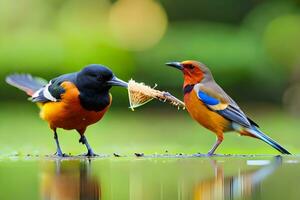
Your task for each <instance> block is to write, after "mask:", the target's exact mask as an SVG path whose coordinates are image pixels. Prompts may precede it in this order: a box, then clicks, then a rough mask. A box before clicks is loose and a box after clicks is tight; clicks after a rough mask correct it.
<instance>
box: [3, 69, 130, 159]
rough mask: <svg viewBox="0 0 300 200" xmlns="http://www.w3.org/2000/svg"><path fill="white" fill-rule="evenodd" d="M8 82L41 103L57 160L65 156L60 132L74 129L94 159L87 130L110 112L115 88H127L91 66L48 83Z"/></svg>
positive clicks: (15, 78)
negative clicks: (54, 145)
mask: <svg viewBox="0 0 300 200" xmlns="http://www.w3.org/2000/svg"><path fill="white" fill-rule="evenodd" d="M6 82H7V83H8V84H10V85H12V86H15V87H17V88H19V89H21V90H23V91H25V92H26V93H27V94H28V95H29V96H31V98H30V100H31V101H32V102H35V103H38V105H39V107H40V109H41V110H40V117H41V118H42V119H44V120H46V121H47V122H48V123H49V126H50V128H51V129H52V130H53V132H54V139H55V142H56V147H57V151H56V154H57V155H58V156H64V155H65V154H63V152H62V150H61V148H60V144H59V141H58V136H57V131H56V129H57V128H63V129H66V130H71V129H75V130H77V132H78V133H79V134H80V139H79V142H80V143H82V144H84V145H85V146H86V148H87V150H88V152H87V154H86V155H87V156H95V155H96V154H95V153H94V152H93V150H92V148H91V146H90V145H89V143H88V141H87V139H86V137H85V135H84V133H85V130H86V128H87V127H88V126H89V125H91V124H94V123H96V122H98V121H99V120H100V119H101V118H102V117H103V115H104V114H105V112H106V111H107V110H108V109H109V107H110V105H111V102H112V96H111V94H110V93H109V90H110V88H111V87H112V86H121V87H127V83H126V82H124V81H122V80H120V79H118V78H117V77H116V76H115V75H114V74H113V72H112V71H111V70H110V69H108V68H107V67H105V66H102V65H98V64H91V65H88V66H86V67H84V68H83V69H82V70H81V71H79V72H74V73H70V74H64V75H61V76H59V77H57V78H54V79H52V80H51V81H50V82H49V83H47V81H45V80H43V79H41V78H39V77H32V76H31V75H30V74H13V75H10V76H7V77H6Z"/></svg>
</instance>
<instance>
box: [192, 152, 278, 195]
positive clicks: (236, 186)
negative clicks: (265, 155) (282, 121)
mask: <svg viewBox="0 0 300 200" xmlns="http://www.w3.org/2000/svg"><path fill="white" fill-rule="evenodd" d="M281 163H282V158H281V157H280V156H276V157H275V158H274V160H273V161H271V162H270V163H268V161H265V160H253V161H248V162H247V164H248V165H263V166H261V167H260V168H259V169H256V170H247V171H244V172H243V171H241V172H239V174H238V175H237V176H227V177H224V168H223V166H222V165H218V163H217V161H216V160H212V166H213V169H214V172H215V176H214V178H213V179H209V180H204V181H202V182H201V183H200V184H198V185H197V186H196V188H195V191H194V199H195V200H200V199H205V200H219V199H257V198H259V196H260V188H261V187H260V185H261V182H262V181H263V180H265V179H266V178H267V177H268V176H270V175H271V174H273V172H274V171H275V170H276V169H277V168H278V167H280V166H281Z"/></svg>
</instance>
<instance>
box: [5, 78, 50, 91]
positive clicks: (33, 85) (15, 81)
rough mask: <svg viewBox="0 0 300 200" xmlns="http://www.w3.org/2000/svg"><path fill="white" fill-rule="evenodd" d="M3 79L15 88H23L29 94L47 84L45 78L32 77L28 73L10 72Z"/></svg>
mask: <svg viewBox="0 0 300 200" xmlns="http://www.w3.org/2000/svg"><path fill="white" fill-rule="evenodd" d="M5 81H6V82H7V83H8V84H10V85H12V86H14V87H16V88H19V89H20V90H23V91H24V92H26V93H27V94H28V95H29V96H32V95H33V94H34V93H35V92H36V91H37V90H39V89H41V88H42V87H43V86H45V85H46V84H47V81H46V80H44V79H42V78H38V77H32V76H31V75H30V74H12V75H9V76H7V77H6V79H5Z"/></svg>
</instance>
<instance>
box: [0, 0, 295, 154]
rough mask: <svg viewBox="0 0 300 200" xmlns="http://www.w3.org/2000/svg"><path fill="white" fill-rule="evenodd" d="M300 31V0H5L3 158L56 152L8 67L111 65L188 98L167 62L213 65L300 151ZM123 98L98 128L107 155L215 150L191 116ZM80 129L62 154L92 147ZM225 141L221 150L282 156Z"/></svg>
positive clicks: (93, 135)
mask: <svg viewBox="0 0 300 200" xmlns="http://www.w3.org/2000/svg"><path fill="white" fill-rule="evenodd" d="M299 37H300V2H299V1H297V0H286V1H281V0H278V1H276V0H226V1H225V0H222V1H220V0H219V1H210V0H200V1H199V0H189V1H188V3H187V2H184V1H181V0H160V1H154V0H118V1H116V0H89V1H80V0H66V1H59V0H51V1H45V0H23V1H16V0H0V80H1V81H0V98H1V100H0V154H2V155H11V154H27V153H30V154H39V153H43V154H49V153H52V152H54V150H55V145H54V141H52V135H51V131H50V130H49V129H48V127H47V124H46V123H45V122H42V121H41V120H40V119H39V118H38V109H37V108H36V107H35V106H34V105H31V104H30V102H27V101H26V95H25V94H24V93H22V92H21V91H18V90H17V89H14V88H12V87H11V86H9V85H7V84H6V83H5V81H4V79H5V76H6V75H7V74H10V73H14V72H26V73H31V74H33V75H36V76H41V77H43V78H46V79H51V78H53V77H55V76H58V75H60V74H62V73H67V72H72V71H77V70H80V69H81V68H82V67H83V66H85V65H87V64H91V63H100V64H104V65H107V66H109V67H110V68H111V69H112V70H113V71H114V73H115V74H116V75H117V76H118V77H119V78H121V79H123V80H129V79H130V78H133V79H135V80H137V81H139V82H145V83H146V84H149V85H154V84H155V83H157V84H158V88H159V89H161V90H166V91H169V92H171V93H173V94H174V95H176V96H178V97H179V98H182V91H181V88H182V75H181V74H180V73H179V72H178V71H176V70H172V69H169V68H167V67H165V66H164V63H166V62H168V61H182V60H190V59H195V60H199V61H201V62H203V63H205V64H207V65H208V66H209V67H210V69H211V70H212V72H213V74H214V76H215V79H216V80H217V82H218V83H219V84H220V85H222V87H223V88H224V89H225V91H227V93H229V94H230V95H231V96H232V97H233V98H234V99H236V101H238V102H239V103H240V104H241V107H242V108H243V109H244V110H245V111H246V112H247V113H249V115H250V116H251V117H252V118H254V119H255V121H257V122H258V123H259V124H260V125H261V127H262V130H263V131H265V132H266V133H267V134H268V135H270V136H271V137H273V138H274V139H276V140H277V141H278V142H279V143H281V144H282V145H283V146H285V147H286V148H287V149H289V150H290V151H291V152H292V153H299V152H300V147H299V144H298V142H297V141H299V139H300V135H299V130H300V129H299V127H298V123H299V113H300V39H299ZM112 94H113V96H114V99H113V106H112V109H111V111H110V112H109V113H108V114H107V116H106V117H105V118H104V119H103V121H101V122H100V123H98V124H96V125H93V126H92V127H91V128H90V129H88V131H87V137H88V138H89V141H90V143H91V144H92V146H93V147H94V148H95V150H96V152H98V153H112V152H119V153H121V154H122V153H123V154H127V153H134V152H145V153H164V152H165V151H168V152H169V153H196V152H202V153H205V152H207V151H208V149H209V148H210V146H211V145H212V144H213V142H214V140H215V137H214V135H213V134H211V133H209V131H207V130H205V129H204V128H201V127H200V126H199V125H198V124H197V123H196V122H193V121H192V120H191V119H190V118H189V116H188V114H187V113H186V112H185V111H177V110H176V108H173V107H171V106H169V105H166V104H163V103H161V102H154V101H153V102H151V103H149V104H147V105H145V106H144V107H142V108H139V109H137V111H136V112H131V111H130V110H129V109H128V108H127V107H128V99H127V92H126V91H125V90H124V89H120V88H114V89H112ZM66 132H67V131H59V133H66ZM69 132H70V133H69V134H59V135H60V138H61V140H62V141H61V143H62V147H63V150H65V151H66V152H71V153H74V154H76V153H82V152H84V151H85V149H84V147H83V146H81V145H79V144H78V136H77V135H76V136H75V134H76V133H75V132H74V131H69ZM225 138H226V139H225V142H224V144H223V145H222V146H221V147H220V149H218V153H237V154H238V153H262V154H264V153H267V154H268V153H277V152H276V151H274V150H273V149H272V148H271V147H268V146H267V145H265V144H263V143H262V142H260V141H257V140H254V139H250V138H244V137H237V135H235V134H231V133H228V134H227V135H225Z"/></svg>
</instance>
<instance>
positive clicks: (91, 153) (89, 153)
mask: <svg viewBox="0 0 300 200" xmlns="http://www.w3.org/2000/svg"><path fill="white" fill-rule="evenodd" d="M80 156H85V157H98V156H99V155H98V154H95V153H94V152H93V151H88V152H87V153H86V154H81V155H80Z"/></svg>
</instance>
